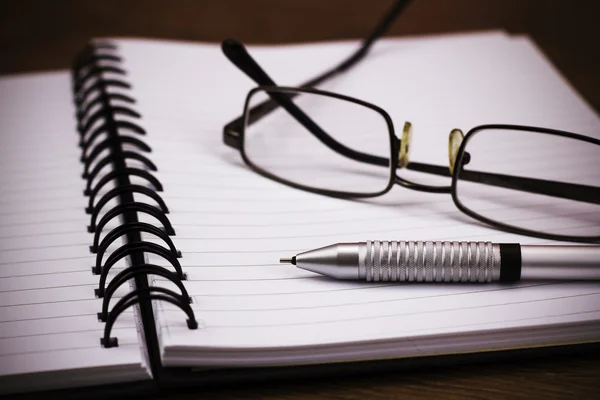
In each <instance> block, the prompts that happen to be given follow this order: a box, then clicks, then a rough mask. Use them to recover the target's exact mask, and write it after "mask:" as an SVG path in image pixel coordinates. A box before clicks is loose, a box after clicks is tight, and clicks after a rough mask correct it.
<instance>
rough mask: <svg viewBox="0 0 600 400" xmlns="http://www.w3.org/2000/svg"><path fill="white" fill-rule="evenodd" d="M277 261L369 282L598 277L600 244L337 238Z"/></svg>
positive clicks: (487, 280) (332, 275) (507, 280)
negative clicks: (523, 243) (316, 247)
mask: <svg viewBox="0 0 600 400" xmlns="http://www.w3.org/2000/svg"><path fill="white" fill-rule="evenodd" d="M279 261H280V262H281V263H291V264H294V265H296V266H297V267H298V268H302V269H305V270H308V271H312V272H316V273H318V274H322V275H325V276H328V277H331V278H336V279H353V280H366V281H369V282H388V281H389V282H481V283H485V282H495V281H500V282H515V281H518V280H521V279H537V280H600V246H594V245H574V246H569V245H567V246H555V245H520V244H516V243H491V242H450V241H445V242H442V241H379V240H373V241H367V242H355V243H337V244H333V245H330V246H326V247H321V248H318V249H314V250H309V251H305V252H302V253H299V254H297V255H296V256H294V257H292V258H281V259H280V260H279Z"/></svg>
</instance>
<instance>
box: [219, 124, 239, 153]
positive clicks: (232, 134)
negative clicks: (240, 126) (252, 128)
mask: <svg viewBox="0 0 600 400" xmlns="http://www.w3.org/2000/svg"><path fill="white" fill-rule="evenodd" d="M223 142H224V143H225V144H226V145H227V146H230V147H233V148H235V149H239V148H240V147H241V135H240V133H239V132H238V131H237V130H235V129H232V128H230V127H227V126H226V127H225V128H224V129H223Z"/></svg>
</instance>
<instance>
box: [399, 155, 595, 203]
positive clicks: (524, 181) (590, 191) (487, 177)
mask: <svg viewBox="0 0 600 400" xmlns="http://www.w3.org/2000/svg"><path fill="white" fill-rule="evenodd" d="M405 168H406V169H409V170H412V171H419V172H425V173H429V174H434V175H442V176H451V175H450V172H449V171H448V167H442V166H439V165H431V164H423V163H414V162H410V163H408V165H407V166H406V167H405ZM459 176H460V179H461V180H464V181H468V182H478V183H482V184H485V185H491V186H498V187H503V188H507V189H515V190H520V191H522V192H528V193H534V194H543V195H547V196H553V197H558V198H562V199H567V200H576V201H583V202H586V203H591V204H600V187H595V186H587V185H579V184H575V183H565V182H556V181H548V180H545V179H534V178H523V177H519V176H513V175H504V174H494V173H490V172H479V171H464V170H463V171H460V175H459Z"/></svg>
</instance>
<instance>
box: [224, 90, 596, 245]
mask: <svg viewBox="0 0 600 400" xmlns="http://www.w3.org/2000/svg"><path fill="white" fill-rule="evenodd" d="M261 91H264V92H265V93H267V94H269V95H270V96H271V94H284V95H285V94H288V95H289V96H290V98H286V102H287V101H290V100H291V97H293V96H296V95H297V94H302V93H308V94H315V95H320V96H325V97H330V98H334V99H338V100H343V101H347V102H350V103H354V104H358V105H360V106H364V107H367V108H369V109H371V110H373V111H375V112H377V113H378V114H379V115H381V116H382V117H383V119H384V120H385V123H386V125H387V128H388V140H389V143H390V158H389V161H388V162H389V168H390V174H389V179H388V182H387V185H386V186H385V188H384V189H383V190H381V191H378V192H373V193H357V192H350V191H337V190H328V189H320V188H315V187H310V186H306V185H302V184H299V183H296V182H293V181H289V180H286V179H283V178H281V177H279V176H277V175H275V174H272V173H270V172H269V171H266V170H264V169H263V168H261V167H260V166H258V165H256V164H255V163H254V162H253V161H252V160H251V158H250V157H248V155H247V153H246V147H245V137H246V127H247V126H248V125H249V124H248V122H249V121H248V119H249V118H251V112H252V110H253V108H252V107H251V106H250V102H251V99H252V97H253V96H254V95H255V94H256V93H257V92H261ZM271 100H272V101H273V102H274V103H275V104H279V105H281V104H280V103H279V101H278V98H277V97H275V96H272V97H271ZM242 117H243V124H242V126H241V129H240V130H239V136H238V137H237V138H236V139H237V140H235V141H230V142H228V143H227V144H228V145H229V146H231V147H234V148H236V149H238V150H239V151H240V153H241V156H242V159H243V160H244V162H245V163H246V165H248V166H249V167H250V168H251V169H252V170H253V171H254V172H256V173H258V174H260V175H262V176H264V177H266V178H269V179H272V180H274V181H276V182H279V183H282V184H284V185H287V186H290V187H293V188H295V189H300V190H304V191H308V192H311V193H316V194H320V195H326V196H331V197H337V198H346V199H351V198H354V199H356V198H373V197H377V196H382V195H384V194H386V193H387V192H389V191H390V190H391V189H392V187H393V186H394V185H395V184H398V185H400V186H403V187H406V188H408V189H413V190H421V191H428V192H436V193H449V194H450V195H451V197H452V201H453V202H454V204H455V205H456V207H457V208H458V209H459V210H460V211H462V212H463V213H464V214H466V215H468V216H470V217H471V218H474V219H475V220H478V221H480V222H483V223H485V224H487V225H490V226H492V227H494V228H497V229H500V230H503V231H506V232H511V233H516V234H521V235H527V236H532V237H538V238H542V239H549V240H558V241H568V242H580V243H600V236H589V237H585V236H569V235H556V234H548V233H544V232H537V231H532V230H529V229H525V228H519V227H515V226H511V225H507V224H504V223H502V222H499V221H495V220H492V219H489V218H487V217H485V216H483V215H480V214H478V213H476V212H475V211H473V210H471V209H469V208H468V207H466V206H465V205H464V204H463V203H462V202H461V201H460V200H459V197H458V192H457V189H456V188H457V182H458V179H459V177H460V175H461V174H465V173H466V174H472V175H473V174H475V175H476V176H473V178H474V179H465V180H466V181H472V180H475V181H478V182H480V183H483V184H490V185H493V186H501V187H507V188H511V189H517V190H520V191H524V192H529V193H536V194H547V195H553V196H555V197H563V198H567V199H572V200H583V201H588V202H591V203H596V204H600V197H598V198H596V197H595V193H593V192H592V191H594V190H598V189H597V188H592V187H587V186H585V185H578V184H570V183H562V182H554V181H545V180H540V179H532V178H522V177H516V176H510V175H501V174H493V173H482V172H476V171H463V167H464V165H466V164H467V163H468V162H469V160H470V155H469V153H468V152H466V151H465V148H466V145H467V144H468V142H469V141H470V140H471V139H472V137H473V136H475V135H476V134H477V133H478V132H480V131H484V130H514V131H529V132H534V133H540V134H549V135H555V136H560V137H565V138H569V139H574V140H580V141H583V142H587V143H590V144H591V145H598V146H600V140H598V139H595V138H592V137H589V136H584V135H580V134H577V133H572V132H567V131H561V130H557V129H550V128H543V127H533V126H525V125H510V124H486V125H478V126H475V127H473V128H471V129H470V130H469V131H468V132H467V134H466V135H465V136H464V138H463V140H462V142H461V144H460V146H459V148H458V150H457V153H456V159H455V162H454V168H453V170H452V174H450V170H449V168H448V167H443V166H439V165H430V164H423V163H415V162H409V163H408V165H406V167H405V168H407V169H409V170H415V171H419V172H425V173H431V174H435V175H442V176H448V177H450V178H451V184H450V186H439V187H431V186H426V185H419V184H414V183H412V182H410V181H407V180H405V179H403V178H401V177H399V176H398V174H397V171H398V169H399V168H398V165H399V150H400V143H401V141H400V139H399V138H398V137H397V136H396V133H395V128H394V123H393V121H392V119H391V117H390V115H389V114H388V113H387V112H386V111H385V110H384V109H383V108H381V107H379V106H377V105H375V104H372V103H369V102H366V101H363V100H360V99H357V98H353V97H349V96H345V95H342V94H339V93H333V92H328V91H323V90H318V89H314V88H307V87H301V88H298V87H286V86H258V87H255V88H254V89H252V90H250V91H249V93H248V95H247V96H246V100H245V102H244V113H243V116H242ZM311 133H312V134H314V132H307V134H311ZM334 150H335V149H334ZM365 156H369V155H365ZM357 161H362V162H367V163H371V162H369V161H368V160H365V159H363V160H357ZM371 164H372V163H371ZM427 188H434V189H435V190H428V189H427ZM569 190H570V192H569ZM573 191H575V192H576V193H579V196H583V197H585V199H583V198H579V199H578V198H576V197H573V196H569V195H567V193H572V192H573Z"/></svg>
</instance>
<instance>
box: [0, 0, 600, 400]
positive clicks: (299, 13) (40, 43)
mask: <svg viewBox="0 0 600 400" xmlns="http://www.w3.org/2000/svg"><path fill="white" fill-rule="evenodd" d="M390 5H391V1H390V0H386V1H383V0H381V1H366V0H362V1H361V0H323V1H319V0H280V1H277V0H254V1H243V0H226V1H211V2H208V1H193V0H177V1H170V2H167V1H159V0H147V1H143V0H129V1H117V0H102V1H98V0H94V1H90V0H83V1H74V0H73V1H66V0H63V1H58V0H55V1H41V0H40V1H34V0H21V1H17V0H14V1H6V0H5V1H3V2H2V12H1V13H0V32H1V34H0V54H2V58H1V60H2V62H1V63H0V74H7V73H18V72H24V71H40V70H50V69H62V68H67V67H68V65H69V63H70V61H71V59H72V57H73V54H75V52H76V51H77V50H79V49H80V48H81V47H82V46H83V45H84V44H85V43H86V41H87V40H89V39H90V38H91V37H98V36H136V37H155V38H169V39H177V40H188V41H189V40H191V41H203V42H218V41H220V40H222V39H223V38H225V37H233V38H236V39H239V40H242V41H243V42H245V43H250V44H251V43H290V42H306V41H316V40H331V39H347V38H360V37H362V36H364V35H365V34H366V33H368V32H369V31H370V29H371V28H372V26H373V25H374V23H375V22H376V21H377V20H378V18H379V17H380V16H381V15H382V13H383V12H384V11H385V10H386V9H388V8H389V6H390ZM598 15H600V2H597V1H592V0H590V1H583V0H580V1H568V0H559V1H557V0H554V1H553V0H527V1H522V0H487V1H479V0H414V1H413V2H412V3H411V4H410V5H409V6H408V8H407V9H406V11H405V13H404V14H403V15H402V16H401V17H400V18H399V19H398V20H397V21H396V22H395V24H394V26H393V27H392V28H391V30H390V32H389V34H390V35H394V36H405V35H415V34H430V33H439V32H457V31H469V30H481V29H499V28H502V29H505V30H507V31H509V32H515V33H527V34H529V35H530V36H531V37H532V38H533V39H534V40H535V41H536V43H537V44H538V45H539V46H540V47H541V48H542V50H543V51H544V52H545V54H546V55H547V56H548V57H549V58H550V59H551V60H552V62H553V63H554V64H555V65H556V67H557V68H558V69H559V70H560V71H561V72H562V73H563V74H564V76H565V77H566V78H567V79H568V80H569V81H570V82H571V84H572V85H573V86H574V87H575V88H576V89H577V90H578V91H579V93H581V95H582V96H583V97H584V98H585V99H586V100H587V101H588V102H589V103H590V104H591V105H592V107H593V108H595V109H596V110H600V72H599V71H600V46H599V44H598V40H599V39H600V26H599V24H598V20H597V18H598ZM599 356H600V354H599V353H598V352H592V353H589V354H584V355H578V356H561V357H551V358H543V359H534V360H512V361H503V362H493V363H486V364H471V365H462V366H451V367H439V368H429V369H425V370H416V371H391V372H387V373H385V374H375V375H374V374H369V373H368V371H365V374H364V375H361V376H359V377H356V376H352V377H347V376H341V377H336V378H328V379H319V380H310V381H305V380H304V381H303V380H300V381H293V382H283V383H282V382H272V383H269V384H268V385H266V384H262V385H243V386H234V387H218V388H210V389H206V388H205V389H194V390H187V391H183V392H178V393H165V394H159V395H156V396H153V397H152V398H153V399H221V398H228V399H258V398H261V399H307V400H308V399H310V400H313V399H331V398H334V399H400V398H414V399H424V398H438V399H502V398H511V399H525V398H543V399H558V398H565V399H567V398H568V399H577V400H582V399H600V357H599Z"/></svg>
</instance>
